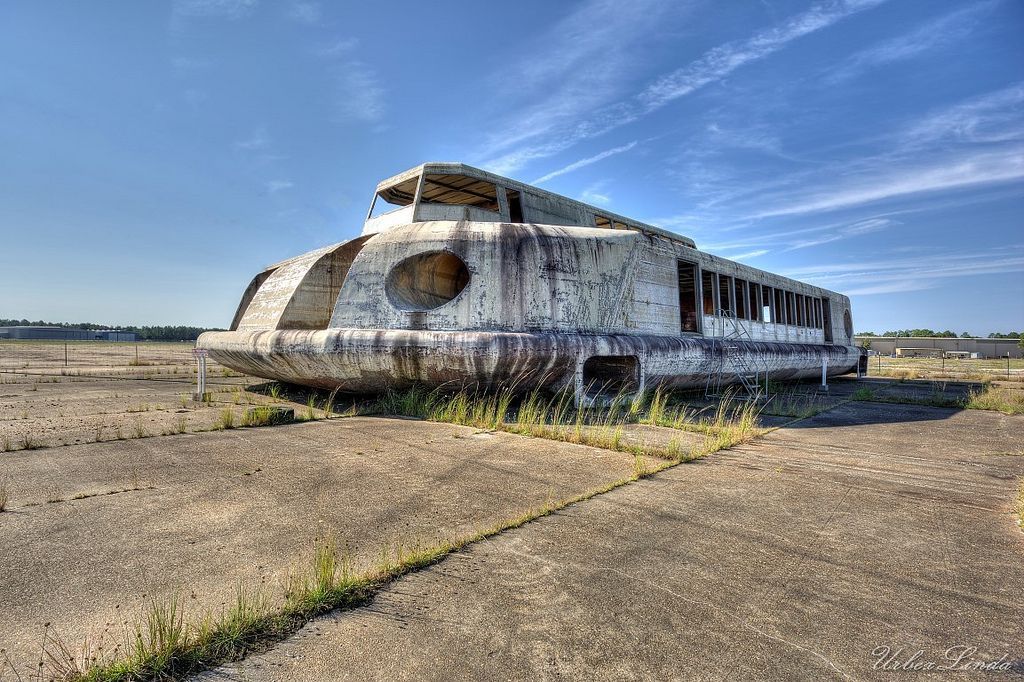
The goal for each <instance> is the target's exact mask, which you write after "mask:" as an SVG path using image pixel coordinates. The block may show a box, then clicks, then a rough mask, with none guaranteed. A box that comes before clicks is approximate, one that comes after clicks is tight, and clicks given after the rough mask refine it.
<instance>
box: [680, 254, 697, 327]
mask: <svg viewBox="0 0 1024 682" xmlns="http://www.w3.org/2000/svg"><path fill="white" fill-rule="evenodd" d="M676 265H677V270H678V274H679V325H680V329H681V330H682V331H684V332H699V331H700V318H699V316H698V314H697V304H698V301H697V264H696V263H687V262H686V261H676Z"/></svg>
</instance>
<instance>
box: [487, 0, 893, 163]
mask: <svg viewBox="0 0 1024 682" xmlns="http://www.w3.org/2000/svg"><path fill="white" fill-rule="evenodd" d="M882 2H885V0H831V1H829V2H824V3H821V4H818V5H815V6H814V7H812V8H811V9H809V10H807V11H805V12H803V13H801V14H798V15H796V16H794V17H792V18H790V19H789V20H787V21H784V22H782V23H781V24H779V25H778V26H775V27H773V28H770V29H767V30H764V31H761V32H759V33H757V34H755V35H753V36H751V37H750V38H747V39H745V40H739V41H733V42H729V43H725V44H723V45H720V46H718V47H715V48H713V49H711V50H709V51H708V52H706V53H705V54H704V55H703V56H702V57H700V58H699V59H697V60H695V61H693V62H691V63H689V64H687V65H686V66H683V67H681V68H679V69H676V70H675V71H672V72H671V73H668V74H666V75H664V76H662V77H661V78H659V79H657V80H656V81H654V82H653V83H651V84H650V85H648V86H647V87H646V88H645V89H643V90H642V91H641V92H639V93H637V94H636V95H634V96H633V97H631V98H628V99H625V100H620V101H617V102H611V103H608V104H603V102H607V101H608V99H609V96H611V95H612V94H613V91H614V87H613V84H612V83H611V82H609V81H608V80H607V79H604V80H601V79H598V81H599V87H595V86H594V84H593V83H588V81H587V78H586V76H587V75H591V74H593V72H594V71H600V62H598V64H594V65H590V64H587V65H585V67H584V74H583V75H580V76H577V77H575V78H574V79H573V80H572V86H571V87H567V88H560V89H558V90H556V93H557V94H556V95H554V96H552V95H551V94H550V91H548V92H545V93H544V95H545V96H544V100H543V101H542V102H541V103H540V104H538V105H536V106H534V107H532V108H528V109H527V111H526V113H525V114H524V115H522V116H521V117H520V118H519V119H518V120H517V121H515V122H513V123H511V124H509V125H505V126H502V131H503V135H502V137H500V138H495V139H493V140H491V141H490V142H489V145H488V150H493V149H499V150H500V149H506V148H509V147H511V146H514V145H519V146H520V148H519V149H518V150H516V151H514V152H510V153H507V154H504V155H502V156H499V157H498V158H496V159H493V160H491V161H489V162H485V165H487V166H488V167H490V168H496V169H500V171H499V172H504V173H508V172H511V171H514V170H517V169H518V168H521V167H522V166H523V165H525V164H526V163H528V162H529V161H532V160H535V159H538V158H545V157H548V156H552V155H554V154H557V153H559V152H561V151H563V150H565V149H568V148H569V147H571V146H573V145H575V144H576V143H578V142H580V141H582V140H585V139H589V138H593V137H596V136H597V135H601V134H603V133H606V132H608V131H610V130H613V129H615V128H618V127H620V126H623V125H626V124H628V123H632V122H633V121H636V120H637V119H639V118H641V117H642V116H645V115H647V114H650V113H651V112H653V111H655V110H657V109H660V108H662V107H664V106H665V105H667V104H669V103H670V102H672V101H674V100H676V99H679V98H680V97H684V96H686V95H688V94H690V93H692V92H694V91H696V90H698V89H700V88H702V87H704V86H706V85H708V84H710V83H713V82H716V81H719V80H721V79H722V78H724V77H726V76H728V75H729V74H731V73H732V72H733V71H735V70H736V69H738V68H740V67H741V66H744V65H745V64H748V63H751V62H753V61H757V60H760V59H764V58H766V57H768V56H770V55H772V54H774V53H775V52H777V51H779V50H781V49H782V48H784V47H785V46H786V45H788V44H789V43H790V42H792V41H794V40H797V39H798V38H801V37H803V36H805V35H808V34H810V33H814V32H815V31H820V30H822V29H824V28H827V27H829V26H831V25H832V24H835V23H836V22H838V21H841V20H842V19H844V18H846V17H848V16H850V15H851V14H854V13H856V12H860V11H862V10H864V9H868V8H870V7H874V6H876V5H878V4H880V3H882ZM608 4H609V3H608V2H592V3H590V5H588V7H593V6H599V7H604V6H607V5H608ZM630 14H632V15H641V14H643V13H642V12H641V11H639V10H635V9H634V8H632V7H631V10H630ZM603 25H604V24H602V23H594V24H592V26H590V27H586V26H585V25H584V29H587V28H589V29H593V27H594V26H597V27H602V26H603ZM614 28H615V29H616V30H615V31H614V32H612V33H611V34H610V36H609V37H608V38H607V39H605V40H600V39H598V38H599V35H597V34H595V35H593V36H591V38H592V40H588V42H587V45H588V48H587V49H586V50H584V49H582V48H580V49H579V51H578V52H577V51H576V50H574V49H573V48H571V47H565V46H564V45H563V47H562V49H563V50H568V51H569V53H570V54H571V55H573V56H572V57H571V58H570V59H568V60H567V61H565V60H561V59H555V60H554V62H555V63H559V64H561V65H564V66H565V67H566V68H571V67H572V64H573V63H576V55H577V54H583V55H585V54H590V53H591V52H592V51H595V50H601V49H605V50H608V49H609V46H612V47H615V46H622V45H626V46H628V45H630V44H631V40H630V35H629V33H628V31H627V32H626V35H624V36H620V35H619V33H618V30H617V29H618V28H619V27H618V26H617V25H614ZM585 33H586V30H580V29H577V30H576V31H575V32H570V34H569V36H568V38H573V37H576V36H579V35H583V34H585ZM601 33H603V30H602V31H601ZM646 35H647V34H646V31H644V32H641V33H640V34H639V37H641V38H645V37H646ZM569 42H571V41H569ZM546 57H547V59H549V60H552V59H553V58H554V55H546ZM539 73H541V74H543V73H545V71H544V68H540V69H539ZM595 90H596V91H599V93H600V97H597V96H594V91H595ZM595 112H596V113H595ZM538 138H546V139H543V141H541V142H534V143H532V144H530V145H529V146H523V143H524V142H526V141H528V140H535V139H538Z"/></svg>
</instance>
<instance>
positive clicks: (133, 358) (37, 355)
mask: <svg viewBox="0 0 1024 682" xmlns="http://www.w3.org/2000/svg"><path fill="white" fill-rule="evenodd" d="M194 347H195V343H194V342H192V341H182V342H157V341H138V342H134V343H131V342H128V343H125V342H118V341H74V340H68V341H63V340H55V341H23V340H11V339H2V340H0V370H2V371H8V372H10V371H18V370H45V371H51V370H52V371H55V372H57V373H59V371H60V370H74V369H77V370H87V369H109V368H116V367H142V368H144V367H161V366H190V367H191V366H194V365H195V360H194V358H193V357H192V349H193V348H194Z"/></svg>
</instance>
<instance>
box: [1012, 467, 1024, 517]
mask: <svg viewBox="0 0 1024 682" xmlns="http://www.w3.org/2000/svg"><path fill="white" fill-rule="evenodd" d="M1013 510H1014V512H1016V514H1017V524H1018V525H1019V526H1020V527H1021V528H1022V529H1024V478H1021V479H1020V486H1019V487H1018V488H1017V502H1016V503H1015V504H1014V506H1013Z"/></svg>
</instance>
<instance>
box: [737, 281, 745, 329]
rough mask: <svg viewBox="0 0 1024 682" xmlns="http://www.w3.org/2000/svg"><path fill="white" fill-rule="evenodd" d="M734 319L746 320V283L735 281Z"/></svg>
mask: <svg viewBox="0 0 1024 682" xmlns="http://www.w3.org/2000/svg"><path fill="white" fill-rule="evenodd" d="M736 317H738V318H740V319H741V320H745V319H747V317H748V315H747V281H746V280H744V279H738V280H736Z"/></svg>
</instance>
